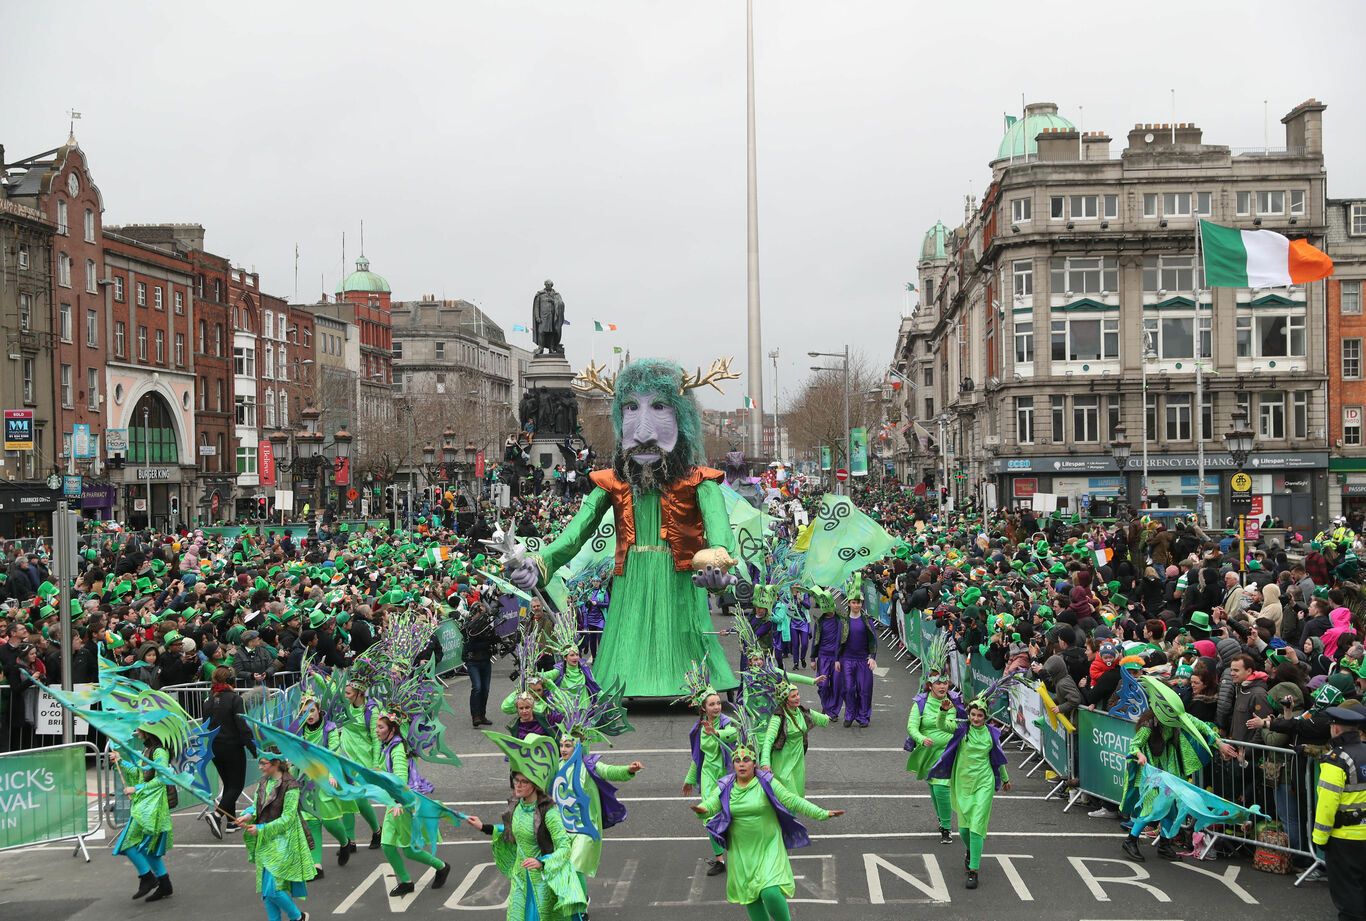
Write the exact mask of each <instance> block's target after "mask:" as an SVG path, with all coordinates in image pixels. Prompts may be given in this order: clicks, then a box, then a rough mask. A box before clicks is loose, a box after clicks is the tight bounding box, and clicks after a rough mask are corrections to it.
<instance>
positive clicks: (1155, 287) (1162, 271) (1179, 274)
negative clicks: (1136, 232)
mask: <svg viewBox="0 0 1366 921" xmlns="http://www.w3.org/2000/svg"><path fill="white" fill-rule="evenodd" d="M1197 281H1198V282H1199V284H1200V287H1202V288H1203V287H1204V283H1205V277H1204V272H1203V271H1201V272H1199V273H1198V274H1197V272H1196V269H1195V257H1194V256H1144V257H1143V290H1144V291H1145V292H1146V293H1149V294H1159V295H1160V294H1163V293H1173V294H1174V293H1176V292H1178V291H1180V292H1184V293H1187V294H1188V293H1190V292H1191V291H1193V290H1195V284H1196V282H1197Z"/></svg>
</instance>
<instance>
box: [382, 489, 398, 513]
mask: <svg viewBox="0 0 1366 921" xmlns="http://www.w3.org/2000/svg"><path fill="white" fill-rule="evenodd" d="M384 505H385V507H386V508H389V509H395V508H398V490H396V489H395V488H394V487H393V486H386V487H384Z"/></svg>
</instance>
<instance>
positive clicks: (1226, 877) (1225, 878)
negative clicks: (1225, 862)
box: [1176, 861, 1261, 905]
mask: <svg viewBox="0 0 1366 921" xmlns="http://www.w3.org/2000/svg"><path fill="white" fill-rule="evenodd" d="M1176 865H1177V866H1178V867H1181V868H1182V869H1185V870H1190V871H1191V872H1192V873H1199V874H1200V875H1201V876H1208V877H1209V878H1210V879H1213V880H1218V881H1219V882H1221V883H1223V884H1224V885H1225V886H1227V887H1228V888H1229V891H1230V892H1232V893H1233V894H1234V895H1236V896H1237V897H1238V898H1239V899H1241V900H1242V901H1243V902H1244V903H1245V904H1247V905H1260V904H1261V903H1260V902H1258V901H1257V900H1256V899H1254V898H1253V897H1252V894H1251V893H1250V892H1248V891H1247V890H1246V889H1244V888H1243V887H1242V886H1240V885H1238V883H1237V879H1238V870H1239V869H1241V868H1240V867H1237V866H1234V865H1229V866H1227V867H1225V868H1224V872H1223V873H1216V872H1214V871H1213V870H1206V869H1205V868H1204V867H1197V866H1196V865H1195V864H1193V863H1185V862H1184V861H1182V862H1179V863H1177V864H1176Z"/></svg>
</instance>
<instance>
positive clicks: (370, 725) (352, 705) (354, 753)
mask: <svg viewBox="0 0 1366 921" xmlns="http://www.w3.org/2000/svg"><path fill="white" fill-rule="evenodd" d="M344 710H345V717H346V719H345V720H344V721H343V722H342V723H341V724H340V726H341V749H340V751H341V754H343V755H345V756H346V757H347V758H350V759H351V760H352V761H355V762H356V763H357V764H360V765H362V766H364V767H368V768H372V769H375V770H379V769H380V763H379V739H378V738H377V737H376V735H375V710H376V706H375V704H374V703H372V702H371V701H370V700H368V699H367V698H366V692H365V688H364V687H363V686H362V685H360V684H359V683H349V684H347V685H346V702H345V705H344ZM341 811H342V825H343V826H344V827H345V829H346V841H347V843H346V849H347V850H348V851H350V852H351V853H352V854H354V853H355V852H356V813H360V815H361V816H362V817H363V818H364V819H365V823H366V824H367V825H369V826H370V850H372V851H374V850H378V849H379V847H380V831H379V817H378V816H376V815H375V807H374V806H372V805H370V802H369V800H360V801H358V802H357V801H342V802H341ZM338 863H345V861H342V860H338Z"/></svg>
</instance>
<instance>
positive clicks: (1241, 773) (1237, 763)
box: [1196, 739, 1322, 886]
mask: <svg viewBox="0 0 1366 921" xmlns="http://www.w3.org/2000/svg"><path fill="white" fill-rule="evenodd" d="M1224 741H1226V742H1228V744H1229V745H1232V746H1233V747H1234V748H1236V749H1238V754H1237V755H1236V756H1235V757H1234V758H1231V759H1230V760H1228V761H1224V760H1223V759H1222V758H1220V757H1219V756H1218V755H1215V757H1214V758H1213V759H1212V760H1211V761H1210V763H1209V764H1208V765H1207V766H1206V767H1205V768H1204V770H1202V771H1201V772H1200V774H1199V775H1197V777H1196V783H1197V784H1198V785H1199V786H1202V787H1205V788H1206V789H1209V790H1211V791H1213V792H1214V794H1215V795H1216V796H1221V797H1223V798H1224V799H1226V800H1229V801H1230V802H1234V803H1238V804H1239V805H1244V806H1251V805H1258V806H1261V807H1262V811H1263V812H1265V813H1266V814H1267V815H1269V816H1270V817H1271V818H1272V819H1273V820H1274V821H1276V822H1279V823H1280V826H1281V828H1282V829H1283V830H1284V831H1285V834H1286V837H1287V839H1288V841H1289V843H1288V844H1287V845H1280V844H1274V843H1271V842H1267V841H1258V840H1257V824H1256V823H1248V824H1245V825H1240V826H1226V825H1225V826H1215V827H1214V828H1213V829H1211V832H1210V835H1209V839H1208V843H1207V844H1206V845H1205V848H1204V850H1203V851H1202V852H1201V854H1200V856H1201V858H1204V856H1205V855H1206V854H1208V853H1209V851H1210V849H1211V848H1213V847H1214V846H1215V844H1216V843H1217V842H1218V841H1219V840H1220V839H1223V840H1225V841H1232V842H1236V843H1238V844H1246V845H1248V846H1250V847H1254V848H1267V849H1269V850H1275V851H1283V852H1285V853H1287V854H1290V855H1292V856H1298V857H1304V858H1307V859H1308V860H1309V861H1310V864H1309V866H1308V868H1306V869H1305V870H1304V871H1303V872H1302V873H1301V874H1300V876H1299V878H1298V879H1296V880H1295V885H1296V886H1298V885H1299V884H1300V883H1302V882H1303V881H1304V879H1305V877H1306V876H1308V875H1309V874H1310V873H1311V872H1312V871H1313V870H1314V868H1315V867H1316V866H1318V864H1320V863H1322V860H1321V858H1320V857H1319V856H1318V854H1317V853H1316V852H1315V851H1314V847H1313V841H1314V839H1313V828H1314V803H1315V790H1316V788H1317V786H1318V762H1317V761H1316V760H1315V759H1313V758H1309V757H1307V756H1305V755H1301V754H1299V753H1298V752H1296V751H1295V750H1294V749H1290V748H1275V747H1273V746H1270V745H1262V744H1260V743H1257V742H1235V741H1233V740H1232V739H1225V740H1224ZM1249 825H1250V826H1251V827H1249Z"/></svg>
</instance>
